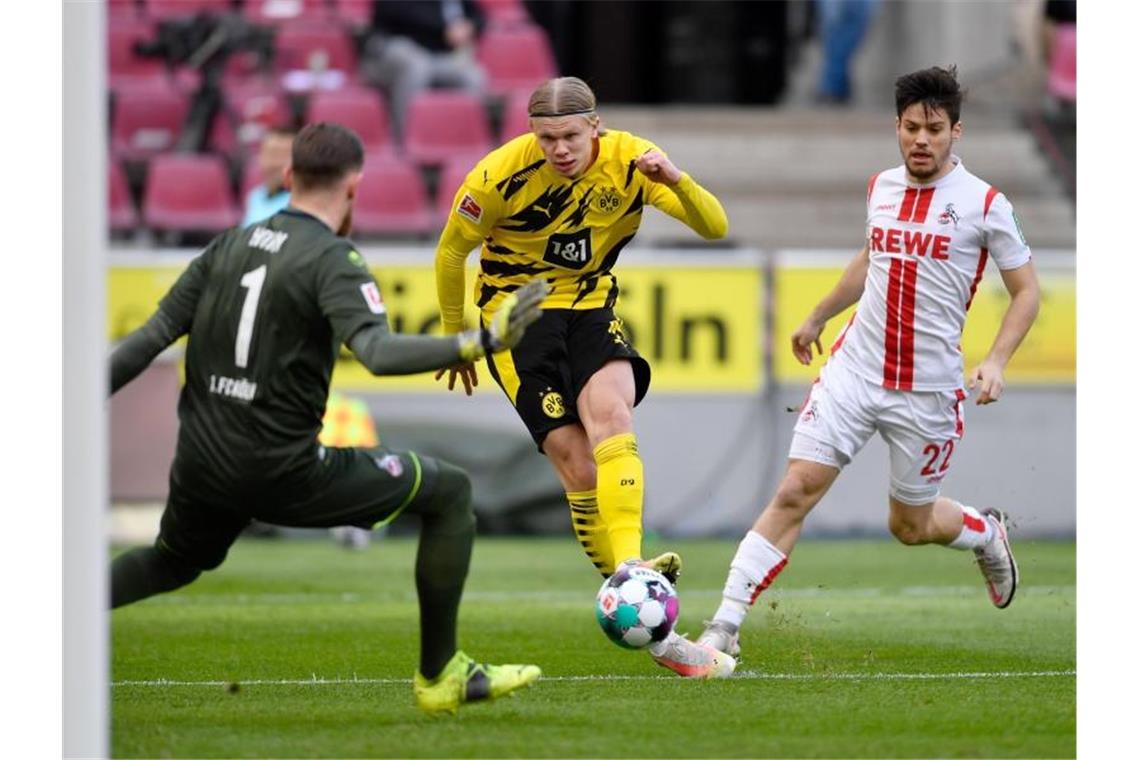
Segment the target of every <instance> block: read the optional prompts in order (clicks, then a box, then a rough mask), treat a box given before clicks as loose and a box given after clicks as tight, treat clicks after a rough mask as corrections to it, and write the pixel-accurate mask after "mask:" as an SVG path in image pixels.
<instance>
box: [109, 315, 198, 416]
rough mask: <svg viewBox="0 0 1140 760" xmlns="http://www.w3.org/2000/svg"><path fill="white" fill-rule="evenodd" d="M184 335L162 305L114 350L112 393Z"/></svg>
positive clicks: (112, 354) (112, 355)
mask: <svg viewBox="0 0 1140 760" xmlns="http://www.w3.org/2000/svg"><path fill="white" fill-rule="evenodd" d="M181 335H182V332H181V331H180V330H179V329H178V328H177V327H176V326H175V324H174V323H173V321H172V320H171V318H170V317H169V316H168V315H167V314H165V313H163V311H162V309H159V310H158V311H156V312H155V313H154V314H152V315H151V317H150V319H148V320H147V321H146V322H145V323H144V324H143V326H142V327H140V328H139V329H137V330H135V331H134V332H132V333H131V334H130V335H128V336H127V337H125V338H123V340H122V341H120V342H119V344H118V345H117V346H115V350H114V351H113V352H112V353H111V394H112V395H114V394H115V393H116V392H117V391H118V390H119V389H120V388H122V387H123V386H124V385H126V384H127V383H129V382H130V381H131V380H134V379H135V378H136V377H138V376H139V375H140V374H141V373H142V371H143V370H144V369H146V368H147V367H149V366H150V363H151V362H152V361H154V357H156V356H158V355H159V354H160V353H162V352H163V351H164V350H166V347H167V346H169V345H170V344H171V343H173V342H174V341H176V340H178V338H179V337H180V336H181Z"/></svg>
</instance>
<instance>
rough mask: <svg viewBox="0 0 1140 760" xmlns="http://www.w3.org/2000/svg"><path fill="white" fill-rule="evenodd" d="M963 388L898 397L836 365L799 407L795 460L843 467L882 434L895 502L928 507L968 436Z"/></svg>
mask: <svg viewBox="0 0 1140 760" xmlns="http://www.w3.org/2000/svg"><path fill="white" fill-rule="evenodd" d="M965 398H966V394H965V392H964V391H962V390H960V389H959V390H952V391H926V392H922V391H918V392H916V391H895V390H888V389H886V388H884V387H882V386H881V385H878V384H876V383H873V382H871V381H870V380H867V379H866V378H863V377H861V376H859V375H857V374H855V373H854V372H852V371H851V370H849V369H848V368H846V367H845V366H843V365H842V364H838V363H836V362H835V361H829V362H828V363H827V364H825V365H824V367H823V370H822V371H821V372H820V376H819V379H818V380H816V381H815V384H814V385H812V388H811V392H810V393H809V394H808V397H807V399H806V400H805V401H804V405H803V408H802V409H800V416H799V419H798V420H797V421H796V430H795V435H793V436H792V445H791V449H790V451H789V452H788V457H789V458H791V459H806V460H808V461H810V462H818V463H820V464H824V465H829V466H831V467H835V468H836V469H840V470H841V469H843V467H844V466H845V465H847V463H849V462H850V461H851V460H852V459H854V457H855V455H856V454H858V453H859V450H860V449H862V448H863V446H864V445H865V444H866V443H867V441H868V440H869V439H870V438H871V435H872V434H873V433H874V432H875V431H876V430H877V431H878V432H879V435H881V436H882V437H883V440H884V441H885V442H886V444H887V446H888V448H889V449H890V457H891V496H893V497H894V498H895V499H897V500H898V501H901V502H902V503H904V504H911V505H915V506H921V505H925V504H929V503H930V502H932V501H934V500H935V499H936V498H938V490H939V487H940V485H941V482H942V479H943V478H944V477H945V476H946V473H947V472H948V471H949V470H950V463H951V460H952V458H953V454H954V447H955V446H956V445H957V443H958V441H959V440H960V439H961V438H962V433H963V432H964V430H965V426H964V421H963V418H962V401H963V400H964V399H965Z"/></svg>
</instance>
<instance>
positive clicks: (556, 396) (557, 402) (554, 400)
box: [542, 388, 566, 419]
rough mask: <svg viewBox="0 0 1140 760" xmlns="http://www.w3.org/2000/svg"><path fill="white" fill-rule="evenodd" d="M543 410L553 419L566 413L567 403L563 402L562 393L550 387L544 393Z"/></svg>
mask: <svg viewBox="0 0 1140 760" xmlns="http://www.w3.org/2000/svg"><path fill="white" fill-rule="evenodd" d="M542 411H543V412H544V413H545V414H546V416H547V417H550V418H552V419H558V418H559V417H562V416H563V415H565V414H566V405H565V404H564V403H563V402H562V394H561V393H558V392H557V391H553V390H550V389H549V388H548V389H547V390H546V392H545V393H543V394H542Z"/></svg>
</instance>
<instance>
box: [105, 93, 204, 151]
mask: <svg viewBox="0 0 1140 760" xmlns="http://www.w3.org/2000/svg"><path fill="white" fill-rule="evenodd" d="M187 107H188V106H187V99H186V96H185V95H184V94H182V93H180V92H176V91H174V90H171V89H169V88H158V89H151V88H149V87H146V88H142V89H135V88H130V89H123V90H120V91H119V92H117V93H116V94H115V103H114V110H113V113H112V117H111V153H112V155H113V156H115V157H116V158H126V159H131V160H140V159H146V158H149V157H150V156H153V155H155V154H157V153H162V152H163V151H167V150H170V149H171V148H172V147H174V143H175V141H176V140H177V139H178V135H179V134H180V133H181V131H182V123H183V121H185V119H186V110H187Z"/></svg>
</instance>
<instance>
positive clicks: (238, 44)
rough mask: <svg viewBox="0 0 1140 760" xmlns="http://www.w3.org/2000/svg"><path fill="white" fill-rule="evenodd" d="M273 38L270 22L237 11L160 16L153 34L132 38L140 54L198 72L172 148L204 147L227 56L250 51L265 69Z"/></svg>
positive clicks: (219, 99)
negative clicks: (254, 20) (198, 78)
mask: <svg viewBox="0 0 1140 760" xmlns="http://www.w3.org/2000/svg"><path fill="white" fill-rule="evenodd" d="M273 41H274V33H273V30H272V29H271V28H269V27H264V26H260V25H258V24H254V23H251V22H250V21H248V20H247V19H245V18H244V17H243V16H242V15H241V14H238V13H225V14H212V13H197V14H195V15H193V16H186V17H181V18H174V19H169V20H166V21H161V22H159V24H158V27H157V35H156V36H155V38H154V39H153V40H140V41H139V42H136V43H135V45H134V51H135V53H137V54H138V55H140V56H143V57H147V58H161V59H162V60H163V61H165V62H166V65H167V66H168V67H170V68H174V67H178V66H185V67H188V68H190V69H193V70H196V71H199V72H200V73H201V81H200V83H199V86H198V89H197V90H196V91H195V92H194V94H193V96H192V98H191V101H190V110H189V113H188V114H187V116H186V123H185V124H184V126H183V129H182V134H181V135H180V137H179V140H178V143H177V145H176V146H175V147H176V150H179V151H183V152H193V153H196V152H200V151H202V150H203V149H204V148H205V147H206V141H207V137H208V135H209V130H210V125H211V123H212V122H213V120H214V117H215V116H216V115H217V113H218V111H219V110H220V109H221V106H222V73H223V72H224V71H225V68H226V62H227V61H229V59H230V57H231V56H233V55H234V54H237V53H253V54H255V56H254V57H255V59H256V68H257V69H258V70H266V69H267V68H268V66H269V63H270V61H272V59H273V55H274V44H273Z"/></svg>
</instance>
